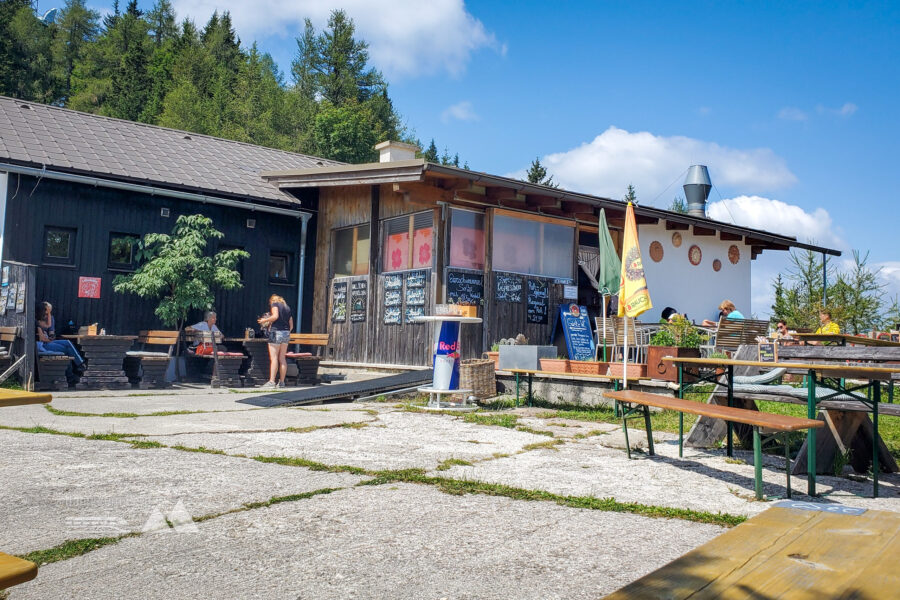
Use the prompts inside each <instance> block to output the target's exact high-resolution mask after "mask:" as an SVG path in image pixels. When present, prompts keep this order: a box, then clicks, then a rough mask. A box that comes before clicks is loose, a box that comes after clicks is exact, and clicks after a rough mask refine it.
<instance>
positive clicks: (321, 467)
mask: <svg viewBox="0 0 900 600" xmlns="http://www.w3.org/2000/svg"><path fill="white" fill-rule="evenodd" d="M229 456H232V455H229ZM245 458H247V457H245ZM249 458H250V459H252V460H255V461H257V462H261V463H273V464H276V465H284V466H287V467H305V468H307V469H309V470H310V471H327V472H329V473H350V474H351V475H367V474H368V471H366V470H365V469H362V468H360V467H351V466H350V465H326V464H324V463H320V462H316V461H313V460H307V459H305V458H296V457H291V456H250V457H249Z"/></svg>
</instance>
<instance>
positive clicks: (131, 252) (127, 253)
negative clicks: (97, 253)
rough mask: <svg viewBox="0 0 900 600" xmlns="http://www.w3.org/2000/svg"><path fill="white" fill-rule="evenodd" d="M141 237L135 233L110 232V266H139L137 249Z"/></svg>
mask: <svg viewBox="0 0 900 600" xmlns="http://www.w3.org/2000/svg"><path fill="white" fill-rule="evenodd" d="M139 239H140V238H139V237H138V236H137V235H134V234H133V233H110V234H109V268H110V269H129V270H133V269H135V268H136V267H137V264H136V262H137V261H136V260H135V250H136V249H137V248H136V245H137V242H138V240H139Z"/></svg>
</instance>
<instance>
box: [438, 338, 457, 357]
mask: <svg viewBox="0 0 900 600" xmlns="http://www.w3.org/2000/svg"><path fill="white" fill-rule="evenodd" d="M438 350H439V351H440V352H442V353H444V354H451V353H453V352H456V351H457V350H459V340H456V341H455V342H453V343H451V344H448V343H447V342H445V341H443V340H441V341H440V342H438Z"/></svg>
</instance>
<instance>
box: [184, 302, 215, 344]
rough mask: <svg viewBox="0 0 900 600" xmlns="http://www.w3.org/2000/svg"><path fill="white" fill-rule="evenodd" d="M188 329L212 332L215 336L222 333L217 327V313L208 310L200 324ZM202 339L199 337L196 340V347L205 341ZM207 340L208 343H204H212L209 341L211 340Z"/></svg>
mask: <svg viewBox="0 0 900 600" xmlns="http://www.w3.org/2000/svg"><path fill="white" fill-rule="evenodd" d="M188 329H193V330H194V331H211V332H213V334H221V333H222V332H221V331H219V328H218V327H216V311H214V310H208V311H206V312H205V313H203V320H202V321H200V322H199V323H194V324H193V325H191V326H190V327H188ZM201 337H202V336H197V337H195V338H194V344H193V345H194V346H198V345H199V344H200V343H201V341H203V340H201ZM207 340H208V341H206V342H204V343H209V342H210V341H211V340H209V338H207Z"/></svg>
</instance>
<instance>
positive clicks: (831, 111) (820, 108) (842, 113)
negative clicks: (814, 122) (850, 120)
mask: <svg viewBox="0 0 900 600" xmlns="http://www.w3.org/2000/svg"><path fill="white" fill-rule="evenodd" d="M857 110H859V107H858V106H857V105H855V104H853V103H852V102H844V104H843V105H841V106H840V107H839V108H828V107H827V106H824V105H822V104H817V105H816V112H817V113H819V114H820V115H826V116H828V115H830V116H833V117H843V118H846V117H849V116H851V115H852V114H853V113H855V112H856V111H857Z"/></svg>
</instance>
